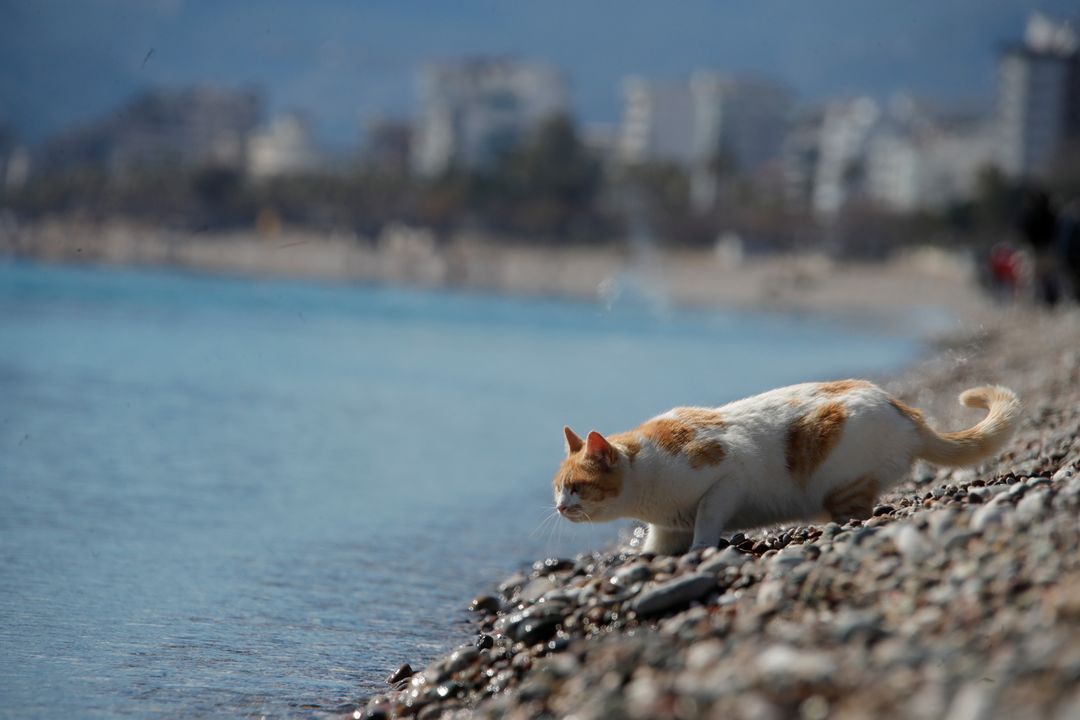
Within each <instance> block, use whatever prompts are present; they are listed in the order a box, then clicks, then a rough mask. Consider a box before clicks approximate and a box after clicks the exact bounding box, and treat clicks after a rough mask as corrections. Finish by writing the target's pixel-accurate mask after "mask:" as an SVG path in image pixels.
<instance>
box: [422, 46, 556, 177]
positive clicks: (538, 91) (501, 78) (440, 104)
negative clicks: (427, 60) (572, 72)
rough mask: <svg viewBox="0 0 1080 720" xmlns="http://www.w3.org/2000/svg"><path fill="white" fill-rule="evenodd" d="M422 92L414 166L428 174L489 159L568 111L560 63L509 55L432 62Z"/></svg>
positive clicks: (424, 76)
mask: <svg viewBox="0 0 1080 720" xmlns="http://www.w3.org/2000/svg"><path fill="white" fill-rule="evenodd" d="M419 95H420V106H421V111H420V119H419V121H418V123H417V126H416V129H415V136H414V150H415V152H414V153H413V168H414V169H415V170H416V171H417V172H418V173H420V174H422V175H437V174H439V173H442V172H445V171H446V170H448V169H450V168H454V167H479V166H482V165H484V164H487V163H489V162H491V161H492V160H493V159H494V158H496V157H497V156H498V155H499V154H500V153H502V152H505V151H506V150H507V149H509V148H511V147H513V146H514V145H516V144H517V143H518V142H520V140H521V139H522V137H524V135H525V134H526V133H527V132H528V131H529V130H530V129H531V128H533V127H534V126H536V125H537V124H538V123H539V122H540V121H542V120H544V119H545V118H548V117H551V116H553V115H557V114H560V113H565V112H567V110H568V101H567V92H566V84H565V82H564V80H563V78H562V76H561V75H560V74H559V73H558V72H557V71H556V70H555V69H554V68H552V67H549V66H547V65H543V64H539V63H530V62H522V61H517V60H511V59H507V58H477V59H469V60H457V61H452V62H444V63H438V64H434V65H429V66H427V67H426V68H424V69H423V71H422V72H421V74H420V79H419Z"/></svg>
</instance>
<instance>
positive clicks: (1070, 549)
mask: <svg viewBox="0 0 1080 720" xmlns="http://www.w3.org/2000/svg"><path fill="white" fill-rule="evenodd" d="M973 325H974V329H971V330H970V331H968V332H967V333H966V334H964V335H956V336H953V337H950V338H949V339H948V340H944V341H940V342H938V343H936V344H935V346H934V347H933V348H932V351H931V352H930V353H929V355H928V356H927V358H926V359H924V360H923V361H922V362H920V363H919V364H918V365H917V366H916V367H913V368H911V369H910V370H909V371H908V372H906V373H905V374H903V375H901V376H899V377H895V378H891V379H886V380H884V381H882V384H883V385H884V386H885V387H886V389H888V390H889V391H890V392H892V393H893V394H895V395H896V396H898V397H899V398H900V399H902V400H903V401H904V402H905V403H907V404H909V405H913V406H915V407H918V408H920V409H922V410H924V411H925V412H926V414H927V416H928V418H929V420H930V421H931V423H932V424H933V425H934V426H935V427H937V428H939V429H942V430H947V429H958V428H965V427H969V426H970V425H972V424H974V422H975V421H976V420H977V419H978V411H974V410H970V409H966V408H962V407H961V406H959V405H958V404H957V402H956V397H957V395H958V394H959V393H960V392H961V391H962V390H964V389H966V388H968V387H972V386H975V385H981V384H987V383H994V384H1002V385H1006V386H1008V387H1011V388H1013V389H1014V390H1015V391H1016V392H1017V393H1018V394H1019V396H1020V398H1021V399H1022V401H1023V402H1024V405H1025V416H1024V419H1023V421H1022V423H1021V426H1020V429H1019V431H1018V432H1017V434H1016V436H1015V437H1014V438H1013V439H1012V441H1011V442H1010V443H1009V444H1008V446H1007V447H1006V449H1005V450H1004V451H1003V452H1002V453H1001V454H1000V455H999V456H997V457H995V458H993V459H991V460H989V461H987V462H985V463H983V464H981V465H979V466H977V467H972V468H964V469H946V468H938V467H935V466H930V465H926V464H922V463H919V464H917V465H916V466H915V467H914V468H913V469H912V472H911V473H910V475H909V478H908V479H907V480H906V481H905V482H904V483H903V484H901V485H900V486H898V487H896V488H895V489H894V490H893V491H891V492H889V493H888V494H887V495H885V496H883V497H881V498H880V500H879V503H878V505H877V507H876V508H875V510H874V514H873V517H872V518H870V519H868V520H866V521H858V520H853V521H850V522H848V523H845V524H844V525H838V524H836V523H819V524H810V523H807V524H803V525H798V526H785V527H773V528H758V529H748V530H743V531H741V532H737V533H734V534H732V535H731V536H729V537H728V539H727V540H726V541H724V542H722V543H721V546H720V547H717V548H710V549H707V550H705V551H697V552H691V553H688V554H686V555H682V556H677V557H666V556H660V557H653V556H649V555H642V554H640V553H639V552H638V550H637V549H636V546H637V544H639V543H640V537H634V538H629V539H626V538H624V539H623V541H622V542H621V543H620V544H619V545H617V546H616V545H613V546H612V547H611V548H607V549H600V548H598V551H597V552H594V553H592V554H585V555H581V556H578V557H575V558H547V559H538V560H537V562H536V563H534V564H533V565H532V566H531V567H526V568H522V569H521V571H520V572H517V573H515V574H513V575H512V576H510V577H508V578H506V579H505V580H504V581H503V582H501V583H500V584H498V586H497V587H492V588H489V589H487V590H486V591H485V592H482V593H481V594H480V595H479V596H478V597H477V598H476V599H475V600H474V601H473V603H472V606H471V611H472V612H471V617H472V622H473V623H474V625H475V628H474V631H475V638H474V641H473V642H471V643H468V644H465V645H463V646H461V647H458V648H456V649H453V650H452V651H451V652H448V653H447V654H446V655H445V656H443V657H441V658H439V659H437V660H436V661H434V662H432V663H431V664H430V665H428V666H427V667H415V668H414V667H411V666H409V665H405V666H402V667H401V668H397V669H395V668H387V674H388V679H387V688H386V691H385V692H383V693H380V694H378V695H376V696H374V697H370V698H365V699H362V700H360V701H358V702H357V703H356V704H355V705H352V706H345V707H342V708H340V712H342V713H343V714H344V715H345V716H346V717H354V718H363V717H367V718H389V717H413V716H416V717H419V718H436V717H451V718H466V717H479V718H515V719H516V718H520V719H522V720H524V719H526V718H538V717H573V718H578V719H579V720H592V719H597V720H599V719H600V718H618V717H628V718H696V717H716V718H720V717H723V718H753V719H761V720H771V719H773V718H807V719H808V720H809V719H817V718H942V717H948V718H953V719H958V720H968V719H971V720H975V719H980V720H981V719H984V718H1017V717H1045V718H1061V719H1065V718H1076V717H1080V554H1078V548H1080V522H1078V517H1080V313H1078V312H1077V311H1076V310H1075V309H1072V310H1067V311H1060V312H1056V313H1053V314H1046V313H1036V312H1035V311H1033V310H1024V309H1011V310H1008V311H1003V312H1001V313H997V314H987V315H986V316H985V317H984V318H983V319H981V320H980V321H979V322H978V323H975V324H973ZM553 462H554V461H553ZM613 540H614V538H613ZM453 610H454V609H453V608H448V609H447V613H448V616H447V623H448V624H449V623H450V622H451V613H452V612H453Z"/></svg>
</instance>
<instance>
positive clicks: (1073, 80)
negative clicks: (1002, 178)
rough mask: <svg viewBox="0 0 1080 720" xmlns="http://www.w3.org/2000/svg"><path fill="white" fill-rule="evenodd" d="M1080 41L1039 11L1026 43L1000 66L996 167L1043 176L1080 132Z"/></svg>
mask: <svg viewBox="0 0 1080 720" xmlns="http://www.w3.org/2000/svg"><path fill="white" fill-rule="evenodd" d="M1078 51H1080V39H1078V37H1077V33H1076V31H1075V30H1074V29H1073V28H1071V27H1070V26H1069V25H1067V24H1065V23H1055V22H1053V21H1051V20H1049V19H1048V18H1046V17H1045V16H1043V15H1040V14H1038V13H1036V14H1034V15H1032V17H1031V18H1030V20H1029V21H1028V26H1027V31H1026V33H1025V36H1024V43H1023V44H1022V45H1018V46H1013V47H1009V48H1007V49H1005V50H1004V51H1003V52H1002V54H1001V58H1000V61H999V65H998V107H997V143H998V148H999V152H998V163H999V165H1000V166H1001V168H1002V169H1003V170H1004V171H1005V172H1006V173H1008V174H1010V175H1013V176H1038V175H1041V174H1044V173H1045V172H1046V171H1047V170H1048V169H1049V166H1050V163H1051V161H1052V160H1053V158H1054V156H1055V154H1056V153H1057V151H1058V150H1060V148H1061V146H1062V145H1063V144H1064V142H1065V141H1066V140H1067V139H1068V138H1069V137H1075V136H1077V135H1078V134H1080V52H1078Z"/></svg>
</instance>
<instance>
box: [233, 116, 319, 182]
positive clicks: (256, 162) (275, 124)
mask: <svg viewBox="0 0 1080 720" xmlns="http://www.w3.org/2000/svg"><path fill="white" fill-rule="evenodd" d="M319 164H320V158H319V152H318V150H317V148H316V145H315V141H314V139H313V137H312V133H311V126H310V124H309V123H308V121H307V120H306V119H305V118H304V117H302V116H301V115H299V114H296V113H292V114H288V115H282V116H280V117H276V118H274V119H273V120H272V121H271V122H270V125H269V126H268V127H265V128H261V129H259V130H256V131H254V132H253V133H251V136H250V137H249V138H248V149H247V169H248V174H249V175H251V177H253V178H257V179H259V178H268V177H276V176H280V175H295V174H298V173H305V172H311V171H312V170H315V169H317V168H318V167H319Z"/></svg>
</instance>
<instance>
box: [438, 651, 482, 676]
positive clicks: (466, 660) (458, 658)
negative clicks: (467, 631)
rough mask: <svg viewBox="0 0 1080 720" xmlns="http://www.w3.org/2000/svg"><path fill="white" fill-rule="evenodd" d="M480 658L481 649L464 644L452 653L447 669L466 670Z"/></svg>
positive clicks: (449, 670) (450, 670) (451, 670)
mask: <svg viewBox="0 0 1080 720" xmlns="http://www.w3.org/2000/svg"><path fill="white" fill-rule="evenodd" d="M479 658H480V651H479V650H477V649H476V648H475V647H474V646H472V645H462V646H461V647H459V648H458V649H457V650H455V651H454V652H453V654H451V655H450V659H449V660H448V661H447V663H446V669H447V671H448V672H451V673H456V672H457V671H458V670H464V669H465V668H467V667H468V666H470V665H472V664H473V663H474V662H476V661H477V660H478V659H479Z"/></svg>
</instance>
